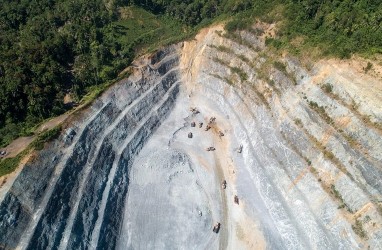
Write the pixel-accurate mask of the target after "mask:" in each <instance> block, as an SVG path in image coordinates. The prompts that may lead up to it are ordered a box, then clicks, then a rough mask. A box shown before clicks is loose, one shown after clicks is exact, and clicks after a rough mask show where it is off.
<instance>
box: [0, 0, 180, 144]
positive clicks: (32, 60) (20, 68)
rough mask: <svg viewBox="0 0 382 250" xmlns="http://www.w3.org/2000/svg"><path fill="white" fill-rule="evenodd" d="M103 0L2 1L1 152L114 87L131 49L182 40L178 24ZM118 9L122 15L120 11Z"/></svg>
mask: <svg viewBox="0 0 382 250" xmlns="http://www.w3.org/2000/svg"><path fill="white" fill-rule="evenodd" d="M124 6H128V4H127V3H126V4H124V3H117V2H115V1H109V2H105V1H102V0H94V1H84V0H76V1H71V0H64V1H52V0H37V1H26V0H21V1H10V0H9V1H7V0H1V1H0V58H1V60H0V89H1V91H0V147H1V146H2V145H6V144H7V143H9V142H10V141H11V140H13V139H14V138H16V137H17V136H20V135H28V134H31V133H32V132H33V128H34V126H35V125H36V124H38V123H39V122H41V121H42V120H44V119H46V118H48V117H52V116H55V115H58V114H61V113H63V112H64V111H65V110H67V109H68V108H70V107H68V106H65V105H64V102H63V100H64V96H65V95H66V94H67V93H70V94H71V97H72V99H74V100H79V99H80V98H81V97H83V96H84V95H85V94H86V93H88V92H89V91H90V90H92V89H93V88H94V87H95V86H100V84H103V83H105V82H106V81H109V80H111V79H114V78H115V77H116V76H117V74H118V73H119V72H121V71H122V70H123V69H124V68H125V67H126V66H128V65H129V63H130V62H131V61H132V59H133V58H134V56H135V54H136V51H137V48H142V47H143V46H146V47H148V46H149V45H155V44H160V43H161V42H165V41H171V40H172V39H174V38H176V37H178V36H179V35H182V34H183V33H184V30H185V29H183V27H182V25H181V24H180V23H179V22H176V21H172V20H170V19H166V18H158V17H156V16H154V15H153V14H151V13H149V12H147V11H145V10H143V9H140V8H135V7H131V6H130V7H124ZM121 7H124V8H121Z"/></svg>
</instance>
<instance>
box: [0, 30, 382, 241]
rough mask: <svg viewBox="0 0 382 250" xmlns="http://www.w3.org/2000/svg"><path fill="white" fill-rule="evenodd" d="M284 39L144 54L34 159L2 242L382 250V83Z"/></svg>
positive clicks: (231, 39)
mask: <svg viewBox="0 0 382 250" xmlns="http://www.w3.org/2000/svg"><path fill="white" fill-rule="evenodd" d="M273 29H274V27H273V26H272V25H266V24H257V25H256V27H254V29H253V30H251V31H242V32H237V33H225V32H224V30H223V28H222V27H220V26H216V27H213V28H209V29H205V30H202V31H201V33H200V34H199V35H198V36H197V37H196V39H195V40H193V41H190V42H185V43H183V44H179V45H177V46H170V47H168V48H164V49H163V50H161V51H159V52H157V53H156V54H154V55H152V56H149V57H143V58H141V59H139V60H137V61H136V62H135V64H134V65H133V67H134V73H133V74H132V76H130V77H129V78H128V79H126V80H123V81H121V82H120V83H118V84H117V85H115V86H113V87H112V88H111V89H110V90H108V91H107V92H106V93H105V94H104V95H103V96H102V97H101V98H100V99H99V100H97V101H96V102H95V103H94V105H92V106H91V107H90V108H89V109H88V110H86V111H84V112H83V113H82V114H81V115H78V116H77V117H73V118H72V122H71V123H68V124H67V129H66V130H65V133H64V134H63V135H62V136H61V137H60V138H59V139H58V140H56V141H54V142H52V143H51V144H50V145H49V147H47V148H46V149H45V150H43V151H41V152H40V153H39V154H38V156H37V157H36V158H35V159H34V160H33V161H31V162H29V163H27V164H26V165H25V167H24V169H23V170H22V171H21V173H20V174H19V175H18V177H17V179H16V180H15V182H14V184H13V186H12V187H11V188H10V190H9V191H8V193H7V194H6V196H5V197H4V199H3V200H2V202H1V205H0V244H1V246H2V247H3V248H6V249H10V248H18V249H36V248H37V249H88V248H91V249H94V248H97V249H114V248H117V249H126V248H127V249H148V248H149V249H206V248H209V249H254V248H256V249H265V248H269V249H365V248H368V247H370V248H371V249H382V245H381V242H382V217H381V214H382V207H381V204H380V201H381V199H382V197H381V194H382V182H381V177H382V164H381V162H382V161H381V160H382V129H381V124H382V123H381V122H382V108H381V107H382V98H381V97H382V86H381V82H380V80H378V79H376V78H373V77H371V76H368V75H364V74H361V73H359V72H357V71H356V70H355V69H354V68H351V67H348V66H347V65H345V64H339V63H337V62H335V61H322V62H319V63H317V64H315V65H312V66H311V67H310V68H309V69H307V67H305V66H304V65H302V64H301V63H300V62H299V61H298V60H297V59H295V58H292V57H289V56H287V55H276V54H275V53H274V52H272V51H270V50H268V49H267V48H266V47H265V36H271V35H272V33H273ZM193 122H194V123H195V126H193V125H192V123H193ZM200 124H201V125H200ZM207 125H209V126H210V128H209V129H207V127H206V126H207ZM190 133H191V134H190ZM190 137H191V138H190ZM209 147H213V148H214V149H213V150H210V151H208V150H206V149H207V148H209ZM223 180H226V182H227V188H226V189H223V188H222V185H221V183H222V181H223ZM235 195H237V196H238V197H239V202H238V204H236V203H235V202H234V196H235ZM216 222H220V223H221V227H220V231H219V232H218V233H217V234H216V233H214V232H213V231H212V227H213V225H214V224H215V223H216Z"/></svg>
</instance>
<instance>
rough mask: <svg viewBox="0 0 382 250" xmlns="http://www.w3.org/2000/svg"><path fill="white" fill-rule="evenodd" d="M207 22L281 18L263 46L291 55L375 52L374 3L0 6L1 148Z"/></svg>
mask: <svg viewBox="0 0 382 250" xmlns="http://www.w3.org/2000/svg"><path fill="white" fill-rule="evenodd" d="M134 6H135V7H134ZM232 17H233V18H232ZM214 18H215V19H216V18H220V19H230V20H231V21H230V22H229V23H228V24H227V29H228V30H230V31H233V30H236V29H245V28H248V27H249V25H250V24H252V23H253V22H254V20H255V18H261V19H262V20H265V21H268V22H274V21H280V23H281V24H282V26H281V27H282V28H280V29H279V33H278V38H277V39H269V40H268V41H267V42H268V43H269V44H270V45H273V46H274V47H276V48H288V49H290V48H291V49H293V50H294V52H297V53H298V52H299V50H300V49H301V48H304V47H312V46H314V47H319V48H320V49H321V50H322V53H323V54H324V55H325V54H327V55H335V56H339V57H348V56H349V55H351V54H352V53H362V54H371V53H381V52H382V2H381V1H378V0H331V1H329V0H273V1H266V0H145V1H141V0H130V1H127V0H125V1H124V0H108V1H105V0H93V1H84V0H76V1H71V0H61V1H57V0H36V1H26V0H19V1H10V0H0V59H1V60H0V88H1V91H0V146H1V145H5V144H7V143H9V142H10V141H11V140H12V139H14V138H15V137H17V136H19V135H25V134H28V133H31V132H32V131H33V130H32V128H33V126H34V125H36V124H38V123H39V122H40V121H42V120H43V119H45V118H48V117H51V116H55V115H58V114H61V113H62V112H64V111H65V110H66V108H67V107H65V105H64V103H63V99H64V96H65V95H66V94H67V93H70V94H71V96H72V98H74V99H76V100H79V99H80V98H81V97H83V96H84V95H85V94H86V93H88V92H89V91H90V90H91V88H92V87H93V88H94V86H99V85H100V84H102V83H104V82H107V81H109V80H110V79H113V78H115V77H116V76H117V74H118V72H120V71H121V70H122V69H124V68H125V67H126V66H127V65H129V63H130V62H131V60H132V59H133V58H134V57H135V55H136V52H137V51H138V50H139V49H142V48H146V49H147V48H148V47H156V46H158V45H159V44H164V43H168V42H171V41H175V40H177V39H180V38H182V37H184V36H186V35H187V34H189V33H190V31H192V30H193V29H194V30H195V29H198V28H199V27H201V26H202V25H204V24H207V23H209V22H211V21H212V20H214ZM296 38H299V41H300V42H299V43H298V44H297V45H295V46H290V44H294V43H291V41H294V40H296Z"/></svg>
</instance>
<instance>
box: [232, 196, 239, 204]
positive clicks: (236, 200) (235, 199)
mask: <svg viewBox="0 0 382 250" xmlns="http://www.w3.org/2000/svg"><path fill="white" fill-rule="evenodd" d="M233 201H234V202H235V203H236V204H237V205H239V197H237V195H235V197H234V198H233Z"/></svg>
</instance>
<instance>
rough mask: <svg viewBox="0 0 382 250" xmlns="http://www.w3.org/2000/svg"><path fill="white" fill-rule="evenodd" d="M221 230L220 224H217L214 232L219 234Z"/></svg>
mask: <svg viewBox="0 0 382 250" xmlns="http://www.w3.org/2000/svg"><path fill="white" fill-rule="evenodd" d="M219 230H220V222H216V224H215V225H214V227H213V229H212V231H213V232H214V233H219Z"/></svg>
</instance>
